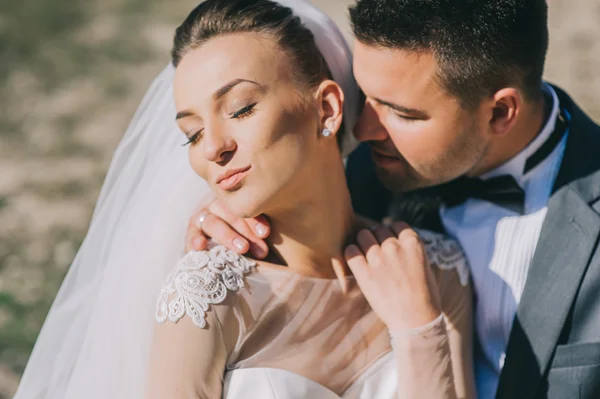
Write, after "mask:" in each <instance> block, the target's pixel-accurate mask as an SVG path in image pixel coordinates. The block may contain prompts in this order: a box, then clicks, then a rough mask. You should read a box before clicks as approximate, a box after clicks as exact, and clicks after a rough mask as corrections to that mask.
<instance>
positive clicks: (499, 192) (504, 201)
mask: <svg viewBox="0 0 600 399" xmlns="http://www.w3.org/2000/svg"><path fill="white" fill-rule="evenodd" d="M441 194H442V198H443V201H444V203H445V204H446V206H448V207H449V208H453V207H455V206H458V205H461V204H462V203H464V202H465V201H466V200H467V199H469V198H477V199H480V200H483V201H488V202H493V203H494V204H497V205H500V206H502V207H504V208H507V209H510V210H512V211H515V212H517V213H519V214H523V211H524V206H525V191H524V190H523V189H522V188H521V186H519V184H518V183H517V181H516V180H515V178H514V177H512V176H510V175H504V176H497V177H492V178H491V179H487V180H482V179H477V178H469V177H461V178H459V179H456V180H454V181H452V182H450V183H447V184H445V185H443V186H442V187H441Z"/></svg>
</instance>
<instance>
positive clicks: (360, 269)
mask: <svg viewBox="0 0 600 399" xmlns="http://www.w3.org/2000/svg"><path fill="white" fill-rule="evenodd" d="M344 259H345V260H346V264H347V265H348V267H349V268H350V271H351V272H352V274H353V275H354V277H355V278H356V282H357V283H358V284H359V286H360V284H361V282H362V281H364V279H365V277H366V276H367V273H368V270H367V268H368V266H369V265H368V264H367V259H366V258H365V256H364V255H363V253H362V252H361V250H360V248H358V246H356V245H354V244H352V245H348V247H346V250H345V251H344Z"/></svg>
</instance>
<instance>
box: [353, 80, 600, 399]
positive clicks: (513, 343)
mask: <svg viewBox="0 0 600 399" xmlns="http://www.w3.org/2000/svg"><path fill="white" fill-rule="evenodd" d="M555 90H556V92H557V94H558V96H559V98H560V103H561V105H562V106H563V107H565V108H566V109H567V110H568V111H569V113H570V115H571V124H570V126H569V136H568V139H567V147H566V150H565V155H564V158H563V162H562V164H561V168H560V172H559V174H558V177H557V180H556V182H555V186H554V191H553V194H552V196H551V198H550V201H549V203H548V213H547V216H546V219H545V221H544V224H543V227H542V233H541V236H540V240H539V243H538V246H537V248H536V252H535V255H534V258H533V260H532V264H531V265H530V269H529V274H528V276H527V281H526V284H525V290H524V292H523V296H522V298H521V302H520V303H519V307H518V310H517V314H516V316H515V320H514V322H513V327H512V330H511V334H510V338H509V342H508V347H507V351H506V360H505V363H504V368H503V371H502V374H501V376H500V382H499V387H498V392H497V398H498V399H517V398H540V399H541V398H551V399H572V398H573V399H577V398H580V399H591V398H600V248H599V245H598V241H599V238H600V127H599V126H598V125H596V124H595V123H594V122H592V121H591V120H590V118H589V117H588V116H587V115H585V113H584V112H583V111H582V110H581V109H580V108H579V107H578V106H577V105H576V104H575V103H574V102H573V101H572V100H571V98H570V97H569V96H568V95H567V94H566V93H565V92H563V91H562V90H560V89H559V88H556V87H555ZM365 154H367V155H365ZM370 162H371V161H370V159H368V150H366V149H364V148H359V149H358V150H357V153H356V154H355V155H353V156H352V157H351V158H350V159H349V161H348V168H347V177H348V185H349V188H350V192H351V194H352V198H353V204H354V206H355V210H356V211H357V212H359V213H362V214H365V215H366V216H371V217H377V218H379V217H380V215H381V214H382V213H385V212H387V211H388V206H389V198H390V196H389V194H388V195H387V196H378V197H377V198H373V197H374V196H373V194H372V193H373V192H380V190H381V189H382V188H381V187H378V188H374V187H370V188H369V190H362V188H363V187H365V184H367V183H366V182H369V183H368V184H370V185H371V186H372V185H373V180H374V179H376V178H375V176H374V174H370V171H371V170H372V165H371V164H370ZM433 193H435V191H433ZM425 194H426V195H431V194H432V191H429V192H426V193H425ZM426 210H427V208H426ZM432 215H434V216H432ZM435 215H437V211H436V210H435V209H434V210H433V211H432V210H431V209H429V211H428V213H425V214H424V215H421V216H418V217H415V216H414V215H411V216H410V217H411V218H413V219H415V220H417V221H419V222H422V223H420V224H421V225H425V227H429V228H433V229H436V230H439V229H440V227H441V224H440V223H439V218H436V216H435ZM483 399H487V398H483Z"/></svg>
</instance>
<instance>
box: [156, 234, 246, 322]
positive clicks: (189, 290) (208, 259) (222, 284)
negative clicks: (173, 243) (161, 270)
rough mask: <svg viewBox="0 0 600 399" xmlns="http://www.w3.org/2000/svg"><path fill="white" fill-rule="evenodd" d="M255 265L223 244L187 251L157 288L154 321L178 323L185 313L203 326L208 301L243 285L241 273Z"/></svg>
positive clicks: (215, 301)
mask: <svg viewBox="0 0 600 399" xmlns="http://www.w3.org/2000/svg"><path fill="white" fill-rule="evenodd" d="M255 265H256V264H255V262H253V261H251V260H250V259H248V258H245V257H243V256H241V255H239V254H237V253H235V252H233V251H231V250H229V249H227V248H226V247H224V246H222V245H217V246H215V247H213V248H212V249H210V250H208V251H200V252H189V253H188V254H187V255H185V256H184V257H183V259H181V260H180V261H179V263H178V264H177V266H176V267H175V269H174V270H173V272H171V274H169V276H167V280H166V282H165V284H164V285H163V286H162V288H161V290H160V295H159V298H158V302H157V304H156V320H157V321H158V322H159V323H164V322H165V321H166V320H167V319H168V320H169V321H171V322H173V323H177V322H178V321H179V320H180V319H181V318H182V317H183V316H184V315H186V314H187V315H188V316H189V317H191V319H192V321H193V323H194V324H195V325H196V326H198V327H199V328H204V327H206V312H207V311H208V310H209V308H210V305H211V304H213V305H214V304H218V303H221V302H223V300H225V297H226V296H227V292H228V290H229V291H237V290H239V289H240V288H243V287H244V280H243V277H244V274H246V273H248V272H249V271H250V269H251V268H252V267H254V266H255Z"/></svg>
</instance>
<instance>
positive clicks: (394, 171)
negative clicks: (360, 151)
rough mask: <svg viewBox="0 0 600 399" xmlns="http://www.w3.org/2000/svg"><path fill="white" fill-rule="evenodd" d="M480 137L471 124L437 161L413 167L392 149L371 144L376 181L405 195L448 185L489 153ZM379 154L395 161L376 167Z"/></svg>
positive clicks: (427, 160) (429, 161)
mask: <svg viewBox="0 0 600 399" xmlns="http://www.w3.org/2000/svg"><path fill="white" fill-rule="evenodd" d="M481 137H482V136H481V135H480V134H478V133H477V130H476V128H475V125H474V124H473V125H471V126H470V127H469V128H468V129H465V130H464V131H463V132H462V133H461V134H459V135H457V136H456V137H455V140H454V142H453V143H452V144H451V145H450V146H449V147H448V148H446V149H444V151H443V152H442V153H440V154H439V156H438V157H437V158H435V159H432V158H428V159H426V161H425V160H422V162H421V163H416V164H415V166H414V167H413V166H412V165H411V164H410V163H409V162H408V161H407V160H406V158H405V157H404V156H403V155H402V154H401V153H400V152H399V151H398V149H397V148H396V147H395V146H394V147H393V149H391V148H387V147H386V146H384V145H381V144H383V143H381V142H370V143H369V145H370V147H371V151H372V156H373V161H374V163H375V170H376V173H377V177H378V179H379V181H380V182H381V183H382V184H383V185H384V187H385V188H387V189H388V190H390V191H392V192H395V193H407V192H411V191H415V190H419V189H423V188H427V187H432V186H437V185H439V184H443V183H447V182H449V181H452V180H454V179H456V178H458V177H460V176H462V175H464V174H466V173H468V172H469V171H470V170H472V169H473V168H474V167H475V166H476V165H478V164H479V163H480V162H481V161H482V159H483V158H484V157H485V156H486V153H487V151H488V144H489V143H486V142H484V140H483V139H482V138H481ZM432 151H434V148H433V147H432ZM378 153H383V154H386V155H389V156H390V157H391V158H394V161H389V162H388V161H386V160H383V161H382V162H379V163H378V162H377V161H378V159H377V158H378V156H377V154H378ZM424 155H429V154H424Z"/></svg>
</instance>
